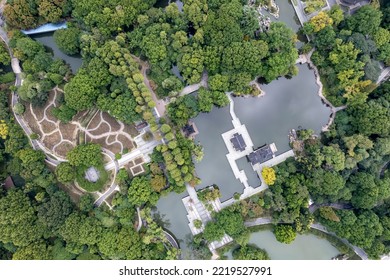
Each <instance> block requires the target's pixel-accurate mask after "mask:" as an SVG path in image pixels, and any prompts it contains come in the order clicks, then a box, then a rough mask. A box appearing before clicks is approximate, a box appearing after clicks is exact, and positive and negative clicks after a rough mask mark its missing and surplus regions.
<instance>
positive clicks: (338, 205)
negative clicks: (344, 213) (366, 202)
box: [309, 202, 353, 213]
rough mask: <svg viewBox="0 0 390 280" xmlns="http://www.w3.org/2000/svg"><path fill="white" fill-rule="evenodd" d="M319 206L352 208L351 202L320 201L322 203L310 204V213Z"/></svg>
mask: <svg viewBox="0 0 390 280" xmlns="http://www.w3.org/2000/svg"><path fill="white" fill-rule="evenodd" d="M321 207H331V208H334V209H353V207H352V205H351V204H347V203H340V202H339V203H322V204H315V203H314V204H312V205H310V207H309V211H310V213H314V212H315V211H316V210H317V209H318V208H321Z"/></svg>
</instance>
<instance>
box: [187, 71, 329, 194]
mask: <svg viewBox="0 0 390 280" xmlns="http://www.w3.org/2000/svg"><path fill="white" fill-rule="evenodd" d="M298 68H299V74H298V75H297V76H295V77H293V78H291V79H286V78H279V79H278V80H276V81H273V82H271V83H270V84H268V85H263V86H262V89H263V90H264V91H265V92H266V94H265V96H263V97H237V98H234V103H235V105H234V109H235V112H236V115H237V117H238V118H239V119H240V121H241V123H242V124H245V125H246V128H247V129H248V132H249V134H250V136H251V138H252V141H253V144H254V147H255V148H256V147H259V146H262V145H263V144H271V143H275V144H276V147H277V149H278V152H277V154H281V153H283V152H285V151H287V150H289V149H290V147H289V139H288V133H289V131H290V130H291V129H292V128H295V129H297V128H299V127H302V128H307V129H309V128H310V129H313V130H314V131H315V132H316V133H318V134H319V133H320V131H321V128H322V126H324V125H325V124H326V123H327V122H328V119H329V116H330V114H331V111H330V108H328V107H326V106H325V105H324V104H323V103H322V101H321V98H320V97H319V96H318V94H317V92H318V85H317V84H316V83H315V78H314V72H313V71H312V70H310V69H309V68H308V67H307V65H298ZM194 121H195V124H196V126H197V128H198V130H199V134H198V135H197V136H196V138H195V140H196V141H199V142H200V144H202V145H203V147H204V154H205V155H204V158H203V160H202V161H201V162H200V163H197V164H196V172H197V175H198V177H200V178H201V180H202V183H201V184H200V185H199V186H198V188H204V187H206V186H209V185H212V184H217V185H218V186H219V187H220V190H221V194H222V197H221V201H225V200H227V199H228V198H230V197H232V196H233V195H234V193H235V192H239V193H242V190H243V188H244V187H243V185H242V184H241V183H240V182H239V181H238V180H236V179H235V177H234V175H233V172H232V170H231V167H230V165H229V163H228V161H227V159H226V154H227V153H228V150H227V148H226V146H225V143H224V142H223V139H222V137H221V134H222V133H224V132H226V131H228V130H230V129H232V128H233V125H232V122H231V116H230V114H229V108H228V107H225V108H222V109H216V108H214V109H213V111H212V112H211V113H207V114H200V115H199V116H198V117H196V118H195V120H194ZM245 160H246V159H245V158H244V159H240V160H238V161H237V163H238V165H239V168H240V170H242V169H243V170H245V172H246V175H247V177H248V179H249V180H250V182H254V183H253V184H256V181H257V179H256V174H255V173H254V171H252V170H251V167H250V166H249V165H248V164H247V163H246V162H245Z"/></svg>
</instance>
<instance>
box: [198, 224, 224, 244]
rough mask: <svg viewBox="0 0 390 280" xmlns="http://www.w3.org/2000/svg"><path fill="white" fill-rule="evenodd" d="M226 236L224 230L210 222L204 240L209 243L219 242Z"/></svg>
mask: <svg viewBox="0 0 390 280" xmlns="http://www.w3.org/2000/svg"><path fill="white" fill-rule="evenodd" d="M224 235H225V231H224V229H223V228H221V227H220V226H219V225H218V224H216V223H214V222H208V223H207V224H206V226H205V228H204V231H203V236H204V238H205V239H206V240H208V241H209V242H213V241H219V240H221V239H222V237H223V236H224Z"/></svg>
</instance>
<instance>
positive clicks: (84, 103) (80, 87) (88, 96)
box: [64, 71, 99, 111]
mask: <svg viewBox="0 0 390 280" xmlns="http://www.w3.org/2000/svg"><path fill="white" fill-rule="evenodd" d="M64 91H65V101H66V105H67V106H69V107H70V108H72V109H74V110H76V111H81V110H85V109H89V108H92V107H93V105H94V104H95V102H96V99H97V97H98V96H99V90H98V89H97V88H96V87H95V81H93V80H92V79H90V78H89V76H87V75H86V74H85V73H83V71H79V72H78V73H77V75H76V76H75V77H74V78H73V79H72V80H71V81H70V82H69V83H68V84H66V85H65V88H64Z"/></svg>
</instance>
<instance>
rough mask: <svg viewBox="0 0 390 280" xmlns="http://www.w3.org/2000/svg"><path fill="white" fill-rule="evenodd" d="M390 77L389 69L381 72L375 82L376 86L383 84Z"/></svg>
mask: <svg viewBox="0 0 390 280" xmlns="http://www.w3.org/2000/svg"><path fill="white" fill-rule="evenodd" d="M389 76H390V67H387V68H385V69H383V70H382V72H381V74H380V75H379V77H378V80H377V81H376V84H377V85H379V84H381V83H382V82H385V81H386V80H387V79H388V78H389Z"/></svg>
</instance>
